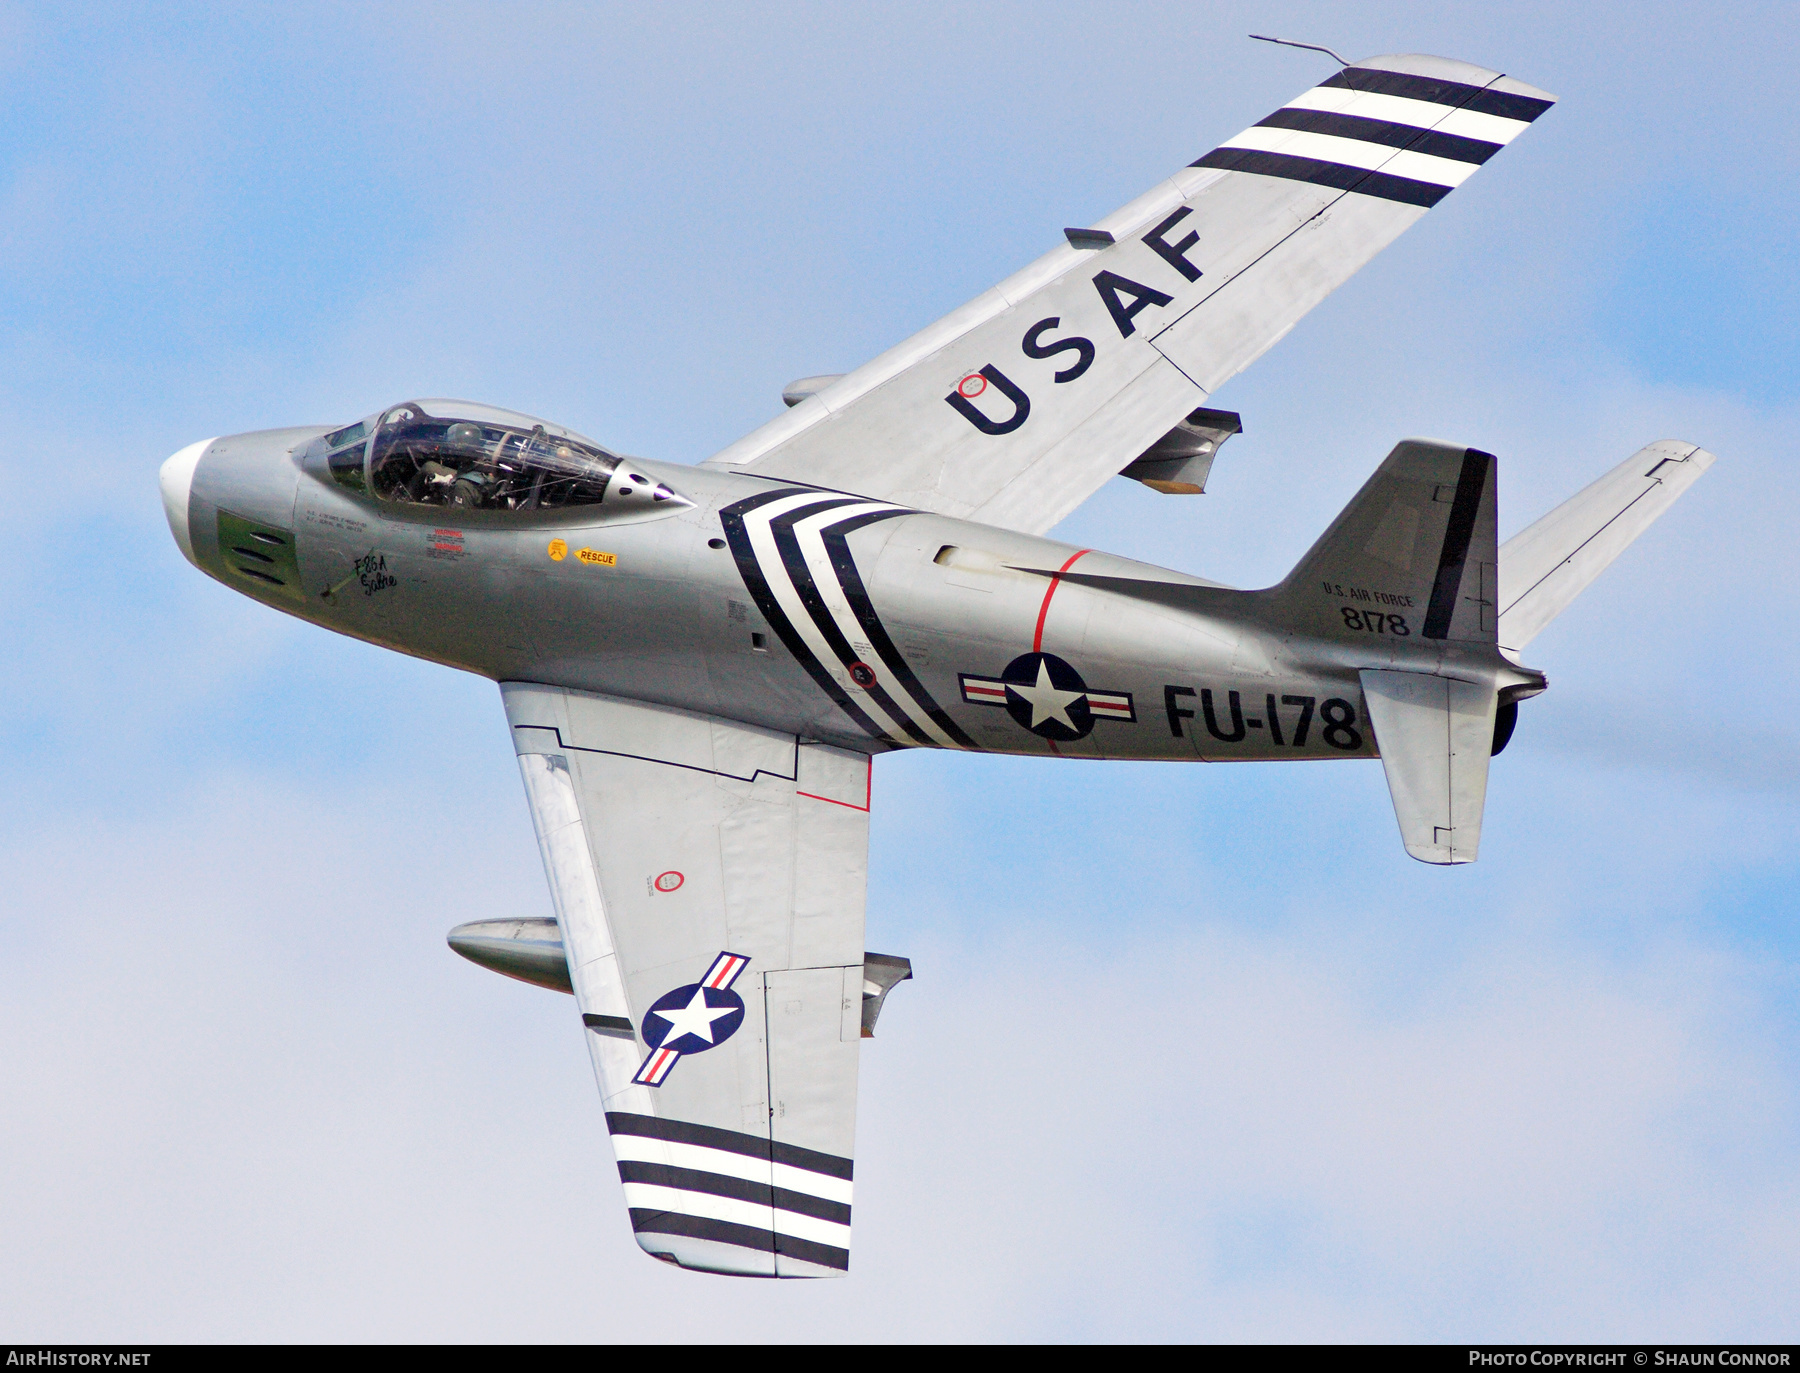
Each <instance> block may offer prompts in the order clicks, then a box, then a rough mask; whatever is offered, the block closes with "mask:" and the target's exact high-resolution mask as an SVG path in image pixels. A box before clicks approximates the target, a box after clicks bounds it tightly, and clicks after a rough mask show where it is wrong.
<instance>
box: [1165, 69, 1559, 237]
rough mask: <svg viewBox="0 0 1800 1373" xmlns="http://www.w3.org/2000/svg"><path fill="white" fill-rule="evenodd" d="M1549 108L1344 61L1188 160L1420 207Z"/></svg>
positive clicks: (1455, 83) (1445, 192) (1447, 190)
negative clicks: (1342, 65)
mask: <svg viewBox="0 0 1800 1373" xmlns="http://www.w3.org/2000/svg"><path fill="white" fill-rule="evenodd" d="M1550 105H1551V102H1550V101H1549V100H1543V99H1538V98H1536V97H1534V96H1527V95H1519V94H1514V93H1512V92H1509V91H1495V90H1489V89H1487V88H1486V87H1482V86H1471V85H1466V84H1464V83H1462V82H1459V81H1449V80H1444V79H1441V78H1437V77H1427V76H1416V75H1412V74H1410V73H1406V72H1391V71H1382V70H1379V69H1377V68H1373V67H1347V68H1345V69H1344V70H1343V71H1341V72H1339V73H1338V74H1337V75H1336V76H1333V77H1332V78H1331V79H1330V80H1328V81H1325V82H1323V83H1322V84H1320V85H1318V86H1315V87H1313V88H1312V89H1311V90H1310V91H1307V92H1306V93H1305V94H1304V95H1302V96H1300V97H1299V98H1298V99H1297V100H1295V101H1293V102H1292V103H1291V104H1289V105H1287V106H1285V107H1283V108H1282V109H1279V110H1277V111H1276V112H1275V113H1274V114H1272V115H1270V116H1269V117H1268V118H1267V119H1265V120H1263V121H1261V122H1260V123H1258V124H1255V125H1252V126H1251V127H1250V128H1248V129H1245V130H1244V132H1243V133H1241V134H1239V135H1238V136H1237V137H1236V138H1234V139H1231V140H1230V141H1229V142H1227V143H1225V144H1224V145H1223V146H1222V147H1219V148H1215V149H1214V150H1213V151H1212V152H1210V153H1208V154H1207V155H1206V156H1205V157H1202V158H1200V159H1199V160H1198V161H1196V162H1195V163H1194V164H1193V165H1194V166H1196V167H1216V168H1219V169H1221V170H1225V171H1239V172H1253V173H1256V174H1257V175H1260V176H1278V177H1285V178H1287V179H1289V180H1292V181H1307V182H1311V183H1313V184H1314V185H1319V186H1330V187H1334V188H1336V189H1337V190H1341V191H1354V192H1356V193H1357V194H1358V195H1368V196H1377V197H1379V198H1381V199H1383V200H1393V201H1398V202H1400V203H1402V204H1406V205H1417V206H1420V207H1422V208H1426V209H1429V208H1430V207H1431V206H1433V205H1435V204H1437V203H1438V201H1440V200H1442V199H1443V198H1444V197H1445V196H1447V195H1449V194H1450V192H1451V191H1452V190H1454V189H1455V188H1456V187H1458V186H1460V185H1462V183H1463V182H1464V181H1466V180H1468V178H1469V177H1470V176H1471V175H1473V174H1474V172H1475V169H1476V168H1477V167H1479V166H1481V164H1482V163H1484V162H1486V161H1487V160H1488V159H1489V158H1490V157H1492V156H1493V155H1494V154H1495V153H1497V152H1499V151H1500V149H1501V148H1503V147H1505V146H1506V145H1507V144H1508V143H1510V142H1511V141H1512V140H1513V139H1514V138H1516V137H1517V136H1518V135H1519V134H1520V133H1521V132H1523V131H1524V129H1525V128H1526V127H1527V126H1529V125H1530V123H1531V121H1532V120H1534V119H1536V118H1537V117H1538V116H1539V115H1540V114H1542V113H1543V112H1544V111H1545V110H1547V109H1549V108H1550Z"/></svg>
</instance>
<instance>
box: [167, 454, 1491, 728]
mask: <svg viewBox="0 0 1800 1373" xmlns="http://www.w3.org/2000/svg"><path fill="white" fill-rule="evenodd" d="M322 432H323V431H321V430H319V429H316V428H308V429H296V430H273V431H266V432H263V433H257V434H244V435H237V436H234V437H230V438H225V439H220V440H216V441H214V442H213V443H212V444H211V445H210V446H209V447H207V448H206V449H205V451H204V452H203V454H202V455H201V457H200V458H199V460H198V461H197V463H196V464H195V465H194V467H193V473H192V480H191V484H190V488H189V491H188V497H187V499H188V504H187V511H186V515H187V527H188V530H189V539H190V542H191V545H192V556H193V558H194V560H195V562H196V563H197V564H198V565H199V566H201V567H202V568H203V569H204V570H205V571H207V572H209V573H210V574H212V575H213V576H215V577H217V578H219V579H220V580H222V581H224V582H226V583H227V584H228V585H230V586H232V587H234V589H236V590H239V591H241V592H243V593H244V594H246V595H249V596H251V597H253V598H255V599H257V600H260V601H263V602H265V603H267V604H269V605H272V606H274V607H276V608H278V609H280V610H284V611H286V612H288V613H289V614H293V615H297V616H300V617H301V618H303V619H306V620H310V621H311V622H313V623H315V624H318V625H322V626H324V627H326V628H328V629H332V630H335V631H337V632H339V633H342V634H348V635H352V636H354V637H356V638H359V639H364V640H367V641H369V642H372V643H377V644H382V645H384V646H386V647H389V648H393V649H396V650H398V651H401V652H404V653H409V654H413V655H415V656H418V657H423V658H428V659H431V660H433V661H436V662H441V663H444V664H447V665H449V666H452V667H457V668H461V669H464V670H465V671H469V672H473V673H477V674H480V675H481V676H484V677H489V678H492V679H494V680H496V681H531V682H541V683H546V684H550V685H555V686H560V687H568V688H575V689H579V690H583V691H592V692H600V693H604V694H606V695H611V696H619V697H625V698H630V699H634V700H640V701H647V702H653V703H656V704H659V705H666V706H673V707H677V708H680V709H684V710H691V711H696V712H700V713H703V714H706V715H712V716H722V717H725V718H728V719H733V720H740V721H745V722H749V723H752V724H757V725H761V726H765V727H768V728H771V729H776V730H780V731H783V732H786V733H790V734H796V735H801V736H805V737H808V738H812V739H817V740H820V741H823V742H827V743H833V744H838V745H841V746H846V747H850V748H857V749H862V750H867V751H879V750H882V749H885V748H890V747H897V746H937V747H959V748H972V749H978V750H982V751H989V752H1002V753H1017V754H1036V755H1052V754H1054V755H1058V756H1064V757H1069V756H1075V757H1086V758H1138V759H1170V760H1186V761H1193V760H1196V759H1205V760H1209V761H1247V760H1257V759H1288V760H1292V759H1303V758H1309V759H1320V758H1343V757H1355V756H1372V755H1373V753H1374V748H1373V740H1372V736H1371V732H1370V731H1369V729H1368V727H1367V723H1366V720H1365V710H1364V708H1363V703H1362V695H1361V689H1360V686H1359V683H1358V677H1357V672H1358V669H1360V668H1368V667H1369V666H1371V665H1372V664H1373V663H1391V664H1392V665H1393V666H1396V667H1407V666H1413V667H1415V669H1416V670H1420V671H1432V670H1435V669H1436V668H1437V667H1438V666H1439V665H1440V664H1441V663H1442V661H1443V659H1444V656H1445V655H1446V654H1454V653H1455V652H1457V650H1456V648H1455V647H1454V646H1448V647H1447V646H1445V645H1442V644H1438V643H1428V642H1424V641H1421V640H1419V639H1417V638H1412V639H1410V640H1409V639H1407V638H1392V637H1387V636H1380V637H1379V638H1371V639H1369V640H1367V641H1365V642H1362V643H1358V644H1354V645H1346V644H1344V643H1343V642H1342V641H1341V640H1337V641H1334V640H1332V639H1329V638H1323V637H1314V636H1311V635H1306V634H1303V633H1296V632H1294V631H1293V630H1291V629H1288V628H1284V627H1282V626H1279V625H1275V624H1271V623H1267V622H1266V621H1265V620H1264V619H1262V618H1261V617H1259V615H1258V614H1257V608H1258V597H1259V595H1260V594H1261V593H1247V592H1231V591H1229V590H1226V589H1224V588H1220V589H1218V591H1217V593H1216V595H1215V601H1216V604H1215V605H1214V606H1213V607H1212V608H1210V609H1204V610H1196V609H1195V608H1194V607H1193V606H1191V605H1182V606H1170V605H1162V604H1157V603H1155V602H1153V601H1150V600H1145V599H1142V598H1139V597H1137V596H1131V595H1121V594H1118V593H1117V592H1116V591H1112V590H1105V589H1096V588H1094V587H1092V586H1089V585H1083V584H1080V583H1077V582H1074V581H1070V580H1065V579H1061V578H1057V577H1055V576H1052V575H1047V574H1053V573H1056V572H1058V571H1062V570H1065V569H1067V570H1071V571H1075V572H1079V573H1082V574H1086V575H1089V576H1099V577H1115V578H1126V579H1132V580H1136V581H1143V582H1155V583H1160V584H1163V585H1166V586H1168V585H1172V586H1181V587H1194V588H1211V587H1213V586H1214V585H1215V584H1213V583H1208V582H1205V581H1203V580H1201V579H1199V578H1195V577H1191V576H1188V575H1186V574H1182V573H1177V572H1171V571H1168V570H1166V569H1162V568H1156V567H1152V566H1149V565H1146V564H1142V563H1138V562H1134V561H1132V560H1129V559H1125V558H1119V557H1115V556H1113V555H1110V554H1105V553H1099V552H1094V551H1091V550H1082V549H1079V548H1077V547H1074V546H1071V545H1068V544H1063V543H1058V542H1056V541H1054V540H1050V539H1043V538H1036V537H1032V536H1028V535H1023V534H1018V533H1013V532H1011V531H1008V530H1004V529H998V528H995V527H992V526H988V525H982V524H977V523H972V522H969V521H965V520H957V519H951V518H947V517H945V516H941V515H935V514H927V513H919V512H909V511H905V510H902V509H899V508H897V507H893V506H886V505H880V504H879V503H874V502H858V501H855V500H854V498H850V497H845V496H842V495H841V494H839V493H828V492H818V491H814V490H811V489H809V488H803V487H799V486H796V485H795V484H793V483H787V482H782V481H780V480H779V479H776V478H773V477H771V478H763V477H757V476H752V475H748V474H746V473H742V472H736V471H730V470H717V469H712V468H706V467H685V466H676V465H671V464H659V463H648V462H641V461H640V460H637V459H631V460H630V462H631V464H632V465H633V466H634V467H636V468H638V469H640V470H641V471H642V472H643V474H644V475H645V476H648V477H650V478H652V479H654V480H655V481H658V482H665V483H667V484H668V485H669V486H670V487H672V488H674V489H675V490H677V491H679V492H680V493H681V495H682V496H683V497H684V498H685V500H684V501H683V502H682V503H681V504H680V506H679V508H674V509H670V510H667V511H660V512H658V516H657V517H656V518H644V519H640V520H638V521H636V522H628V523H622V524H618V523H614V524H608V523H604V522H596V521H595V519H594V517H593V512H584V511H583V510H580V509H575V510H567V511H560V512H552V513H549V514H543V515H538V516H535V517H526V518H524V519H521V518H520V517H518V516H515V515H512V514H508V513H497V512H486V511H470V512H461V513H460V514H459V513H458V512H453V511H451V510H448V509H446V508H444V507H441V506H421V505H406V504H395V503H391V502H387V501H382V500H378V499H376V498H375V497H373V496H371V495H368V494H364V493H359V492H352V491H347V490H345V489H343V488H342V487H341V486H339V485H337V484H335V483H334V482H333V481H331V480H330V478H329V476H328V474H327V473H325V471H324V470H323V467H322V465H321V464H319V463H318V462H316V461H314V462H311V463H309V462H308V461H307V453H308V449H309V445H311V446H312V447H313V448H314V449H316V448H317V445H316V444H314V443H313V441H314V440H315V439H317V438H318V436H319V435H320V434H321V433H322ZM759 511H760V512H762V514H761V516H759V515H758V512H759ZM770 511H776V512H780V511H787V512H789V514H790V517H793V516H798V517H799V521H798V523H799V524H800V526H801V527H800V534H801V535H802V536H804V534H805V533H806V527H805V520H806V518H807V517H809V516H810V517H811V524H812V526H813V527H814V528H815V531H816V530H820V529H822V530H824V531H825V532H826V533H830V532H832V529H831V526H832V525H833V522H834V521H835V522H836V523H837V524H839V525H842V526H843V528H842V529H841V530H840V531H838V552H837V555H836V556H837V565H836V566H835V567H833V566H831V563H832V554H831V553H830V551H829V549H827V548H826V547H825V546H824V545H823V544H822V543H820V542H819V540H818V538H816V537H815V538H814V539H813V540H812V543H811V556H810V561H809V558H808V551H807V549H806V548H803V547H800V546H799V545H800V544H804V543H805V542H806V540H805V538H804V537H800V538H799V540H798V542H796V537H795V533H794V530H793V528H791V527H790V528H789V529H788V530H787V531H786V537H787V544H788V548H787V553H788V554H789V558H788V562H789V563H791V564H792V565H791V566H788V565H784V562H783V550H782V548H781V547H779V546H778V544H779V542H780V540H779V539H778V538H777V535H776V530H777V527H778V525H779V521H773V520H772V519H771V518H770V516H769V512H770ZM734 512H737V513H734ZM818 512H822V513H818ZM222 515H223V518H221V516H222ZM795 523H796V521H795V520H794V519H793V518H790V521H789V524H790V526H792V525H794V524H795ZM246 531H249V532H246ZM759 531H760V533H759ZM283 536H286V537H288V538H289V539H291V552H289V551H287V550H285V549H284V548H283V547H282V546H281V544H280V540H281V539H282V537H283ZM259 539H260V540H261V541H262V542H260V543H258V542H255V540H259ZM221 540H222V542H221ZM239 545H245V546H247V547H249V548H250V549H252V550H254V549H263V550H264V551H265V553H266V555H267V558H268V559H272V561H258V562H256V563H254V564H252V563H250V562H248V561H246V559H247V558H248V557H249V556H250V555H249V554H233V553H232V552H231V549H232V548H233V547H235V546H239ZM846 554H847V556H848V559H849V563H850V566H848V567H845V566H843V565H842V564H843V560H844V557H845V555H846ZM257 569H261V570H260V571H258V570H257ZM849 592H860V593H861V600H860V601H859V602H858V603H857V604H856V605H851V604H849V600H854V599H856V598H855V597H854V596H848V593H849ZM847 597H848V599H847ZM809 608H810V609H809ZM834 625H835V626H837V627H839V629H840V632H839V633H838V634H837V635H836V637H835V638H834V637H833V635H832V633H831V630H832V628H833V627H834ZM1028 655H1029V656H1028ZM1040 656H1045V657H1048V658H1049V659H1050V661H1051V662H1052V664H1056V663H1057V662H1058V661H1059V660H1060V666H1057V667H1056V670H1057V671H1058V672H1066V671H1067V670H1068V669H1069V668H1071V667H1072V669H1073V670H1074V671H1075V672H1077V673H1078V674H1079V678H1080V680H1079V682H1077V683H1075V684H1074V685H1076V686H1080V687H1082V688H1084V689H1085V691H1086V693H1087V696H1086V697H1085V698H1083V699H1081V700H1079V701H1073V702H1072V701H1071V692H1070V691H1069V690H1063V691H1061V692H1060V693H1059V692H1057V691H1056V688H1057V687H1059V686H1060V687H1064V688H1068V687H1070V686H1071V683H1070V682H1069V681H1067V680H1059V681H1056V682H1052V681H1050V679H1049V675H1048V672H1049V670H1048V669H1046V668H1041V667H1039V666H1038V665H1037V660H1038V658H1039V657H1040ZM1017 663H1025V664H1026V669H1024V678H1023V679H1021V681H1022V685H1023V686H1024V688H1025V691H1026V692H1027V693H1030V691H1031V687H1032V684H1031V680H1030V679H1031V677H1032V675H1033V673H1039V674H1043V675H1042V679H1041V681H1040V683H1039V685H1042V686H1046V687H1048V688H1050V691H1049V694H1048V695H1047V696H1044V697H1043V699H1044V702H1045V705H1044V708H1043V709H1042V710H1041V711H1034V710H1033V709H1031V708H1030V707H1029V705H1028V703H1027V702H1025V701H1023V700H1022V699H1021V697H1020V696H1019V694H1018V693H1017V692H1014V693H1011V694H1010V696H1009V693H1008V692H1007V691H1006V689H1005V687H1004V686H1003V685H1001V679H1002V677H1003V675H1004V674H1005V672H1006V670H1007V669H1008V666H1009V664H1017ZM1016 675H1018V674H1017V673H1015V676H1016ZM1039 695H1040V696H1042V695H1043V693H1039ZM1033 699H1034V700H1036V699H1038V697H1033ZM1271 713H1272V714H1271ZM1040 715H1041V716H1042V719H1039V718H1038V717H1039V716H1040ZM1071 723H1072V724H1073V725H1074V726H1076V728H1075V729H1074V730H1071V729H1069V728H1066V727H1065V725H1067V724H1071ZM1072 735H1073V737H1071V736H1072Z"/></svg>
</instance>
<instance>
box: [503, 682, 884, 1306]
mask: <svg viewBox="0 0 1800 1373" xmlns="http://www.w3.org/2000/svg"><path fill="white" fill-rule="evenodd" d="M501 692H502V694H503V696H504V698H505V702H506V715H507V720H508V722H509V724H510V725H511V726H512V735H513V744H514V747H515V748H516V749H517V751H518V754H519V768H520V771H521V773H522V774H523V776H524V779H525V791H526V795H527V797H528V798H529V800H530V803H531V816H532V821H533V823H534V825H535V826H536V829H537V835H538V843H539V846H540V847H541V849H542V851H543V856H544V866H545V869H546V871H547V873H548V874H549V878H550V886H551V895H552V898H553V901H554V905H555V908H556V919H557V923H558V924H559V925H560V926H561V929H562V938H563V943H564V946H565V948H566V949H567V950H568V964H569V973H570V979H571V981H572V982H573V983H574V991H575V999H576V1003H577V1007H578V1009H579V1011H580V1014H581V1021H582V1026H583V1033H584V1035H585V1036H586V1038H587V1043H588V1050H589V1053H590V1055H591V1056H592V1058H593V1063H594V1073H595V1076H596V1077H597V1078H598V1080H599V1084H600V1094H601V1097H602V1099H603V1101H604V1103H605V1108H606V1123H607V1128H608V1131H609V1132H610V1134H611V1137H612V1147H613V1154H614V1157H615V1158H616V1160H617V1162H618V1166H619V1176H620V1179H621V1180H622V1182H623V1184H624V1191H625V1202H626V1205H627V1207H628V1208H629V1210H630V1214H631V1225H632V1230H633V1231H634V1233H635V1234H636V1236H637V1240H638V1243H639V1244H640V1245H642V1246H643V1247H644V1248H645V1249H646V1250H647V1251H649V1252H650V1253H652V1254H654V1255H656V1256H657V1257H659V1258H665V1259H668V1260H670V1261H671V1262H675V1263H679V1264H681V1265H682V1266H683V1267H686V1268H698V1269H703V1270H706V1271H709V1272H718V1273H737V1274H747V1275H754V1276H761V1277H784V1278H785V1277H830V1276H836V1275H838V1274H841V1273H843V1272H844V1271H845V1270H846V1269H847V1268H848V1267H849V1262H850V1252H849V1251H850V1200H851V1183H852V1171H853V1169H852V1162H851V1160H852V1158H853V1156H854V1152H855V1150H854V1138H855V1127H856V1070H857V1060H858V1054H859V1044H860V1040H861V1035H862V999H863V975H864V972H863V897H864V888H865V885H866V881H867V861H868V833H869V829H868V820H869V759H868V758H867V756H866V755H863V754H859V753H848V752H845V751H844V750H841V749H834V748H828V747H825V746H822V745H817V744H803V743H801V742H800V741H799V740H797V739H796V738H795V737H794V736H792V735H784V734H778V733H775V732H774V731H771V730H766V729H759V728H757V727H755V726H752V725H742V724H737V723H735V722H732V721H728V720H719V719H714V718H711V717H709V716H704V715H696V714H692V713H690V712H686V711H679V710H670V709H666V708H662V707H656V706H647V705H643V704H640V703H637V702H632V701H623V700H617V699H614V698H611V697H605V696H595V695H590V694H587V693H583V692H577V691H565V690H562V689H559V688H555V687H546V686H536V685H528V684H524V683H516V682H509V683H503V684H502V686H501Z"/></svg>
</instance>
